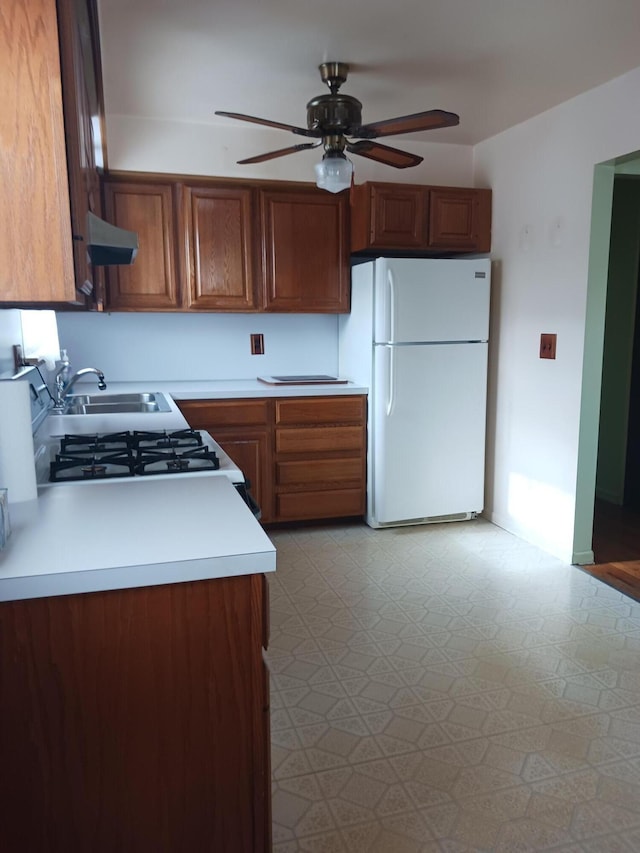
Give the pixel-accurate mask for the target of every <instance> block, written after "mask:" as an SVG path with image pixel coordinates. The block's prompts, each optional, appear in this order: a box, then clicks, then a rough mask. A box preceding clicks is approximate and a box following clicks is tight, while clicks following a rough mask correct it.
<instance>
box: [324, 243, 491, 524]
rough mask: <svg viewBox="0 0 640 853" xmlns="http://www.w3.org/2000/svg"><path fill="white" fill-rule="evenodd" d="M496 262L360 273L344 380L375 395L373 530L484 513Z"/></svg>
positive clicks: (405, 262) (345, 331)
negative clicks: (492, 279)
mask: <svg viewBox="0 0 640 853" xmlns="http://www.w3.org/2000/svg"><path fill="white" fill-rule="evenodd" d="M490 277H491V266H490V261H489V259H485V258H481V259H470V258H469V259H467V258H464V259H451V260H449V259H447V260H443V259H442V260H441V259H422V258H421V259H416V258H395V259H392V258H378V259H376V260H373V261H368V262H366V263H363V264H359V265H358V266H355V267H353V269H352V296H351V313H350V314H349V315H344V316H341V317H340V321H339V372H340V375H341V376H348V377H349V378H350V379H352V380H354V381H355V382H358V383H359V384H363V385H368V387H369V389H370V390H369V416H368V417H369V422H368V457H367V458H368V462H367V473H368V485H367V516H366V520H367V523H368V524H369V525H370V526H371V527H386V526H394V525H401V524H420V523H427V522H434V521H453V520H462V519H466V518H472V517H474V516H475V514H476V513H478V512H480V511H481V510H482V508H483V506H484V457H485V430H486V424H485V421H486V396H487V350H488V338H489V295H490Z"/></svg>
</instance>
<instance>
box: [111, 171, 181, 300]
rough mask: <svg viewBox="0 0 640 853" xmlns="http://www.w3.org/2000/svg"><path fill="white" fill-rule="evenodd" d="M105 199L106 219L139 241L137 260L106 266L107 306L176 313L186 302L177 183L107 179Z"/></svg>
mask: <svg viewBox="0 0 640 853" xmlns="http://www.w3.org/2000/svg"><path fill="white" fill-rule="evenodd" d="M104 199H105V213H106V217H107V219H108V221H109V222H112V223H113V224H114V225H118V226H119V227H120V228H126V229H127V230H128V231H135V232H136V233H137V234H138V243H139V248H138V254H137V256H136V259H135V261H134V263H133V264H131V265H130V266H112V267H108V269H107V292H106V307H107V308H108V309H109V310H111V309H113V310H115V311H122V310H124V311H176V310H177V309H178V308H179V307H180V306H181V305H182V288H181V286H180V277H179V274H178V267H177V263H178V261H177V245H178V237H177V230H176V229H177V221H176V210H175V207H176V189H175V187H174V185H173V183H172V182H171V181H165V182H156V181H152V182H151V181H120V180H108V181H106V182H105V183H104Z"/></svg>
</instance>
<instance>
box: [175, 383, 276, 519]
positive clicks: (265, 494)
mask: <svg viewBox="0 0 640 853" xmlns="http://www.w3.org/2000/svg"><path fill="white" fill-rule="evenodd" d="M178 406H179V408H180V411H181V412H182V414H183V415H184V416H185V418H186V420H187V422H188V424H189V426H190V427H192V428H193V429H203V430H205V431H206V432H208V433H209V434H210V435H212V436H213V437H214V438H215V440H216V441H217V442H218V444H219V445H220V447H222V449H223V450H224V451H226V452H227V453H228V454H229V456H230V457H231V458H232V459H233V461H234V462H235V463H236V465H237V466H238V468H240V470H241V471H242V473H243V474H244V476H245V479H246V480H248V482H249V487H250V490H251V494H252V495H253V497H254V498H255V499H256V501H257V503H258V506H259V507H260V510H261V521H262V522H263V523H267V522H269V521H271V520H272V510H271V507H272V497H271V492H272V487H271V483H272V474H271V423H270V422H271V408H270V405H269V401H268V400H265V399H248V400H179V401H178Z"/></svg>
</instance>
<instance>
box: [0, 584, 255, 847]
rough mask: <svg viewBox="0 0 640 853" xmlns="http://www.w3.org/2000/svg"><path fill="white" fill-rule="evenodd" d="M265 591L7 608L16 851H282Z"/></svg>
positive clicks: (6, 822)
mask: <svg viewBox="0 0 640 853" xmlns="http://www.w3.org/2000/svg"><path fill="white" fill-rule="evenodd" d="M265 583H266V580H265V578H264V577H263V576H262V575H244V576H241V577H234V578H222V579H215V580H208V581H198V582H188V583H179V584H170V585H162V586H153V587H145V588H138V589H128V590H114V591H110V592H97V593H90V594H82V595H69V596H59V597H55V598H40V599H32V600H28V601H15V602H5V603H2V604H0V665H1V670H0V673H1V674H0V708H1V709H2V711H1V718H2V725H0V755H2V762H1V765H0V796H1V797H2V812H3V817H2V849H3V850H5V851H7V853H26V851H29V853H63V851H64V853H69V851H74V853H114V851H116V850H117V851H119V853H151V851H153V853H176V851H179V850H190V851H191V850H192V851H211V853H220V851H233V853H258V851H260V853H263V851H269V850H270V849H271V840H270V838H271V836H270V791H271V780H270V769H269V700H268V697H269V693H268V671H267V668H266V665H265V664H264V661H263V642H264V641H265V640H266V629H265V625H266V624H267V614H266V612H265V609H266V608H267V607H268V602H267V598H266V595H265Z"/></svg>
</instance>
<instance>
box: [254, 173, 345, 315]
mask: <svg viewBox="0 0 640 853" xmlns="http://www.w3.org/2000/svg"><path fill="white" fill-rule="evenodd" d="M260 212H261V221H262V256H263V263H264V265H263V284H264V298H265V308H266V310H267V311H281V312H296V313H301V312H322V313H327V314H328V313H346V312H348V311H349V284H350V281H349V245H348V230H347V225H348V215H349V209H348V204H347V199H346V196H341V195H331V194H330V193H327V192H324V191H323V190H318V189H317V188H315V187H309V188H304V189H291V188H286V187H283V188H282V189H269V190H261V191H260Z"/></svg>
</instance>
